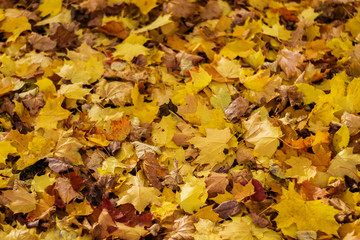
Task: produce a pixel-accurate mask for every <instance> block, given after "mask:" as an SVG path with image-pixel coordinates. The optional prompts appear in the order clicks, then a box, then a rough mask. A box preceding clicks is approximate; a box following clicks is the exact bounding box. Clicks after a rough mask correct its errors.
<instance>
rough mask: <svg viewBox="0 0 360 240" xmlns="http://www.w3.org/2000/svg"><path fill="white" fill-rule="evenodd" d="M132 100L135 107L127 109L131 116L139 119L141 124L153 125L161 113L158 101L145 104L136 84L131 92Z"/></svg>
mask: <svg viewBox="0 0 360 240" xmlns="http://www.w3.org/2000/svg"><path fill="white" fill-rule="evenodd" d="M131 99H132V101H133V104H134V106H131V107H128V108H126V109H125V110H127V111H128V113H129V115H130V114H131V115H134V116H136V117H138V118H139V119H140V121H141V122H148V123H151V122H152V121H154V119H155V118H156V115H157V113H158V111H159V107H158V106H157V104H156V102H157V101H156V100H153V101H152V102H150V103H145V102H144V96H143V95H141V94H140V93H139V88H138V84H135V86H134V88H133V89H132V90H131Z"/></svg>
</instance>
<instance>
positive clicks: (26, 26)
mask: <svg viewBox="0 0 360 240" xmlns="http://www.w3.org/2000/svg"><path fill="white" fill-rule="evenodd" d="M0 29H1V30H3V31H5V32H11V33H12V35H11V36H10V37H9V38H8V39H7V40H6V42H13V41H15V40H16V39H17V38H18V37H19V35H20V34H21V33H22V32H24V31H26V30H31V24H30V23H29V21H28V19H27V18H26V17H15V18H12V17H7V18H6V19H5V21H3V22H2V24H1V27H0Z"/></svg>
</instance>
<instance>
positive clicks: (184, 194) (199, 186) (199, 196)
mask: <svg viewBox="0 0 360 240" xmlns="http://www.w3.org/2000/svg"><path fill="white" fill-rule="evenodd" d="M180 189H181V191H180V193H177V198H178V201H179V202H180V208H181V209H183V210H184V211H185V212H187V213H190V214H193V213H194V212H196V211H198V210H199V209H200V208H201V207H202V206H204V205H205V201H206V199H207V197H208V194H207V190H206V185H205V182H204V179H199V178H196V177H194V176H190V175H189V176H188V177H187V181H186V183H185V184H184V185H182V186H181V187H180Z"/></svg>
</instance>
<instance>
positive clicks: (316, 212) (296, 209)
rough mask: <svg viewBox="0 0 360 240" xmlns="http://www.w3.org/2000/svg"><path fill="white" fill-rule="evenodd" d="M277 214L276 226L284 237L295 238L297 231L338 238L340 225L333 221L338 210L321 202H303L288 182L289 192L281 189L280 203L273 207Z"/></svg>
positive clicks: (292, 185) (292, 184)
mask: <svg viewBox="0 0 360 240" xmlns="http://www.w3.org/2000/svg"><path fill="white" fill-rule="evenodd" d="M273 208H274V209H275V210H277V211H278V212H279V215H278V216H277V217H276V218H275V221H276V223H277V226H278V227H279V228H280V229H281V230H282V232H283V233H284V234H285V235H289V236H290V237H293V238H296V232H297V231H310V230H312V231H315V232H317V231H322V232H324V233H327V234H334V235H336V236H338V233H337V229H338V228H339V227H340V225H339V224H338V223H337V222H336V220H335V215H336V214H337V213H339V212H340V211H339V210H336V209H334V208H333V207H332V206H329V205H325V204H323V203H322V200H316V201H304V200H303V199H302V198H301V196H300V195H299V194H298V193H297V192H296V191H295V189H294V183H292V182H290V184H289V190H286V189H283V195H282V196H281V201H280V202H279V203H278V204H276V205H275V206H274V207H273Z"/></svg>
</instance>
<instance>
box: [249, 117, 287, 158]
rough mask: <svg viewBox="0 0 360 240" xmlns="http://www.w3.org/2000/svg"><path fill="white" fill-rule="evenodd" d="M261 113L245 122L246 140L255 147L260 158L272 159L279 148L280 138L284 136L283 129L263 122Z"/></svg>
mask: <svg viewBox="0 0 360 240" xmlns="http://www.w3.org/2000/svg"><path fill="white" fill-rule="evenodd" d="M260 114H261V113H260V111H259V112H257V113H256V114H253V115H252V116H251V117H250V118H249V119H248V120H247V121H245V122H244V125H245V128H246V129H247V132H246V134H245V136H244V138H245V140H246V141H247V142H249V143H252V144H254V145H255V148H254V151H255V152H256V153H257V154H259V155H260V156H269V157H271V156H272V155H273V154H274V153H275V151H276V148H277V147H278V146H279V144H280V143H279V140H278V138H279V137H281V136H282V132H281V129H280V128H279V127H274V126H272V124H271V123H270V122H269V121H268V120H267V119H265V120H263V121H262V120H261V116H260Z"/></svg>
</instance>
